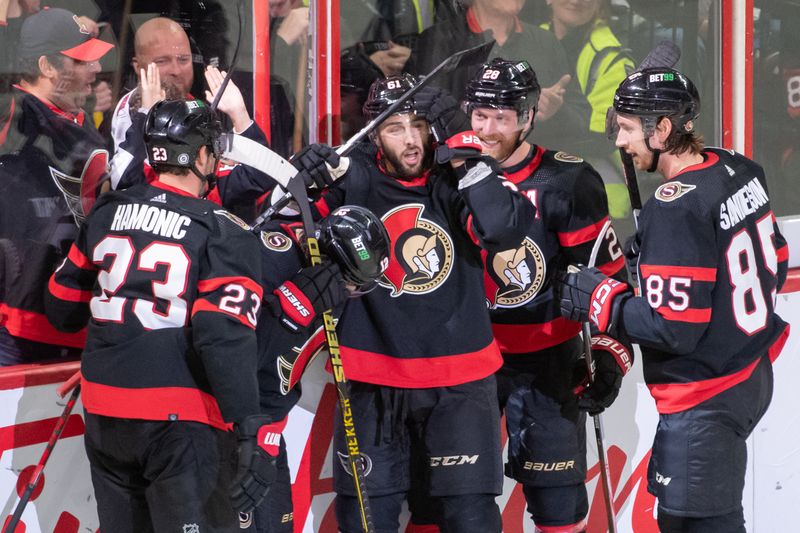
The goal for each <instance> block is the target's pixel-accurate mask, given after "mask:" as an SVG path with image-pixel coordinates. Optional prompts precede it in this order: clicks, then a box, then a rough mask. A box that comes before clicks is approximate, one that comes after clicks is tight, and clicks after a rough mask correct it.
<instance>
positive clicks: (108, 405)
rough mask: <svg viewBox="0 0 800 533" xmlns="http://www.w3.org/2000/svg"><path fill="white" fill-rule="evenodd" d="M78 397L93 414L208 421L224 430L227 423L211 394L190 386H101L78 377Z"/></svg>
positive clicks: (139, 418)
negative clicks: (79, 395) (79, 388)
mask: <svg viewBox="0 0 800 533" xmlns="http://www.w3.org/2000/svg"><path fill="white" fill-rule="evenodd" d="M81 400H82V401H83V406H84V407H85V408H86V410H87V411H89V412H90V413H92V414H96V415H102V416H111V417H114V418H134V419H137V420H163V421H169V420H176V418H175V417H176V416H177V420H181V421H184V422H186V421H192V422H200V423H203V424H208V425H209V426H212V427H215V428H217V429H221V430H223V431H227V430H229V429H230V428H231V424H226V423H225V421H224V420H223V419H222V413H221V412H220V410H219V405H217V400H216V399H215V398H214V397H213V396H212V395H210V394H208V393H205V392H203V391H201V390H198V389H192V388H189V387H151V388H141V389H133V388H131V389H128V388H122V387H114V386H111V385H102V384H100V383H94V382H92V381H88V380H87V379H86V378H84V377H82V378H81Z"/></svg>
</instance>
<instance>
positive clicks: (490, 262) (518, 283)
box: [484, 237, 547, 309]
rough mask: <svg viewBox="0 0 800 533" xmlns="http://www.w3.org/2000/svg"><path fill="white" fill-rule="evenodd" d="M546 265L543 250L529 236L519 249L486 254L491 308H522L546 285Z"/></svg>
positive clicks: (488, 293) (487, 290)
mask: <svg viewBox="0 0 800 533" xmlns="http://www.w3.org/2000/svg"><path fill="white" fill-rule="evenodd" d="M546 274H547V267H546V263H545V260H544V254H542V250H541V249H540V248H539V247H538V246H537V245H536V243H535V242H533V240H532V239H530V238H528V237H526V238H525V240H524V241H522V246H520V247H519V248H511V249H510V250H504V251H502V252H498V253H496V254H491V253H490V254H488V255H487V256H486V279H485V280H484V281H485V287H486V297H487V300H488V304H489V307H490V308H491V309H495V308H497V307H519V306H521V305H524V304H525V303H526V302H528V301H530V300H532V299H533V298H534V297H535V296H536V295H537V294H539V291H540V290H541V289H542V285H544V280H545V278H546Z"/></svg>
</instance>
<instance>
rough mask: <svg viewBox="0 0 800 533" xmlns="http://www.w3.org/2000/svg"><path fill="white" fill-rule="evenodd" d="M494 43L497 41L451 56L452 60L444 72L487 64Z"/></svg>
mask: <svg viewBox="0 0 800 533" xmlns="http://www.w3.org/2000/svg"><path fill="white" fill-rule="evenodd" d="M494 43H495V41H494V39H492V40H491V41H488V42H485V43H483V44H479V45H478V46H473V47H472V48H467V49H466V50H461V51H460V52H456V53H455V54H453V55H452V56H450V59H449V60H448V61H447V63H445V65H444V68H443V69H442V70H443V71H444V72H452V71H454V70H455V69H457V68H459V67H465V66H470V65H481V64H483V63H486V60H487V59H489V53H490V52H491V51H492V47H494Z"/></svg>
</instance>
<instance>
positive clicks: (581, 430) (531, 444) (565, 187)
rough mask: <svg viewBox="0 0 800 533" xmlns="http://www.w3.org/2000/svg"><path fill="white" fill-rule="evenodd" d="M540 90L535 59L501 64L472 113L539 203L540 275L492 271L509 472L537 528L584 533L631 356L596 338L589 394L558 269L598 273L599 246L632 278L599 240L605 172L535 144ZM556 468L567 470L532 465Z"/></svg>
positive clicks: (605, 263)
mask: <svg viewBox="0 0 800 533" xmlns="http://www.w3.org/2000/svg"><path fill="white" fill-rule="evenodd" d="M539 92H540V87H539V84H538V82H537V79H536V74H535V72H534V71H533V69H532V68H531V67H530V65H529V64H528V63H527V61H508V60H505V59H501V58H497V59H494V60H492V61H491V62H489V63H487V64H485V65H484V66H483V67H482V68H481V69H480V70H479V72H478V73H477V74H476V75H475V77H474V78H472V80H470V82H469V83H468V84H467V88H466V97H465V102H464V104H465V109H466V110H467V113H468V114H469V117H470V119H471V123H472V128H473V129H474V130H475V133H476V134H477V135H478V137H479V138H480V140H481V143H482V144H483V147H484V153H486V154H489V155H491V156H492V157H494V158H495V159H496V160H497V161H499V162H500V166H501V167H502V170H503V174H504V175H505V178H506V179H507V180H509V181H510V182H512V183H514V184H515V185H516V186H517V187H518V188H519V190H520V191H522V192H523V194H525V196H527V197H528V198H529V199H530V200H531V202H533V203H534V204H535V205H536V220H535V221H534V224H533V225H532V226H531V228H530V230H529V233H528V235H527V237H526V238H525V240H524V241H523V242H522V244H521V245H520V243H516V244H515V245H514V246H515V248H516V250H517V252H519V255H520V256H523V254H524V259H523V260H522V261H524V262H521V263H520V264H527V266H528V269H529V270H530V271H531V272H532V275H531V276H529V277H528V279H527V281H528V283H526V284H525V285H524V286H522V287H520V286H519V285H512V284H508V283H506V282H505V280H504V279H503V277H504V276H503V275H502V274H503V272H502V270H500V268H503V267H504V265H505V264H506V263H505V262H501V263H500V264H499V265H498V262H497V261H496V257H495V258H493V257H492V254H489V255H487V256H486V262H485V265H486V280H487V283H486V292H487V295H486V296H487V301H488V302H489V305H490V309H491V311H490V313H491V317H492V330H493V331H494V335H495V339H497V343H498V345H499V346H500V351H501V352H502V354H503V367H502V368H501V369H500V371H499V372H498V374H497V388H498V393H499V400H500V406H501V408H504V409H505V412H506V424H507V428H508V435H509V462H508V464H507V465H506V475H508V476H509V477H512V478H513V479H515V480H517V481H518V482H519V483H521V484H522V489H523V493H524V494H525V499H526V501H527V504H528V511H529V512H530V513H531V515H532V518H533V521H534V523H535V525H536V527H537V528H538V529H537V531H540V530H541V531H548V532H554V533H574V532H578V531H583V530H585V528H586V521H585V517H586V513H587V512H588V500H587V494H586V487H585V485H584V480H585V478H586V414H585V412H586V411H588V412H589V413H590V414H597V413H599V412H601V411H603V410H604V409H605V408H606V407H608V406H610V405H611V403H612V402H613V401H614V399H615V398H616V396H617V393H618V391H619V387H620V385H621V383H622V377H623V376H624V375H625V373H626V372H627V371H628V370H629V369H630V365H631V363H632V359H631V355H630V354H631V352H630V349H629V348H626V347H625V346H623V345H622V344H621V343H619V342H616V341H612V339H610V338H608V337H602V336H600V337H594V338H593V339H592V344H593V346H594V349H593V350H592V357H593V359H594V362H595V364H596V372H595V376H594V383H593V384H592V385H591V386H588V388H587V387H585V386H584V385H585V383H584V379H585V378H586V377H587V375H586V374H587V372H586V363H585V359H583V344H582V342H581V337H580V335H579V333H580V331H581V324H580V323H579V322H576V321H573V320H565V319H563V318H562V317H561V313H560V312H559V307H558V301H557V300H556V298H555V297H554V295H553V285H552V283H551V279H552V274H553V272H554V271H555V270H557V269H558V268H559V265H562V264H566V263H583V264H588V263H589V261H590V255H591V253H592V249H593V247H594V245H595V242H596V241H597V240H598V238H599V239H602V241H601V244H600V247H599V252H598V253H597V258H596V263H595V264H596V265H597V266H598V267H599V269H600V270H601V271H602V272H604V273H605V274H607V275H609V276H613V277H615V278H617V279H619V280H622V281H624V280H625V278H626V272H625V268H624V266H625V261H624V258H623V256H622V251H621V249H620V247H619V244H618V243H617V237H616V235H615V233H614V229H613V228H612V227H611V226H608V229H607V230H606V232H605V233H604V234H602V235H601V232H602V231H603V229H605V227H606V226H605V225H606V223H607V222H608V220H609V217H608V203H607V201H606V194H605V190H604V188H603V181H602V179H601V178H600V176H599V174H598V173H597V172H595V170H594V169H593V168H592V167H591V166H590V165H589V164H588V163H586V162H584V161H583V160H582V159H581V158H579V157H576V156H574V155H571V154H568V153H566V152H559V151H554V150H546V149H544V148H542V147H541V146H538V145H534V144H531V143H530V142H528V141H527V140H525V139H526V138H528V136H529V134H530V133H531V130H532V129H533V121H532V118H533V116H534V114H535V113H536V107H537V103H538V99H539ZM513 251H514V250H510V251H509V252H513ZM507 253H508V252H507ZM607 341H612V342H610V343H609V342H607ZM587 383H588V382H587ZM576 386H577V387H578V389H576ZM576 392H577V393H576ZM558 462H564V464H566V465H568V466H567V467H566V468H563V469H552V468H538V469H537V468H535V467H533V465H537V464H538V465H549V464H555V463H558Z"/></svg>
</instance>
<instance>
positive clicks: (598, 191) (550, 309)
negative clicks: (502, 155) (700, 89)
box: [483, 146, 626, 355]
mask: <svg viewBox="0 0 800 533" xmlns="http://www.w3.org/2000/svg"><path fill="white" fill-rule="evenodd" d="M504 170H505V172H504V173H505V176H506V179H507V180H508V181H510V182H512V183H514V184H515V185H516V186H517V187H518V188H519V190H520V191H521V192H522V193H523V194H524V195H525V196H527V197H528V199H529V200H530V201H531V202H532V203H533V204H534V205H535V206H536V218H535V221H534V223H533V224H532V225H531V227H530V230H529V232H528V235H527V236H526V237H525V239H524V240H523V241H522V243H521V244H518V245H517V246H516V247H514V248H509V249H507V250H502V251H500V252H490V251H486V250H484V251H483V259H484V265H485V270H486V274H485V279H484V285H485V287H486V299H487V303H488V305H489V308H490V309H491V317H492V330H493V331H494V336H495V339H497V344H498V345H499V346H500V350H501V351H502V352H503V354H506V355H507V354H523V353H531V352H537V351H539V350H543V349H545V348H550V347H552V346H556V345H558V344H561V343H563V342H565V341H567V340H569V339H571V338H572V337H575V336H576V335H578V333H579V332H580V330H581V324H580V322H573V321H570V320H567V319H565V318H563V317H562V316H561V312H560V309H559V304H558V300H557V299H556V298H555V297H554V295H553V285H552V283H551V279H552V276H553V274H554V272H555V271H556V270H557V269H558V268H564V267H565V266H566V265H568V264H578V263H581V264H584V265H586V264H588V263H589V258H590V255H591V253H592V249H593V247H594V245H595V242H596V240H597V238H598V236H599V235H600V234H601V231H602V230H603V229H604V228H606V231H605V233H604V236H603V239H602V243H601V244H600V245H599V248H598V253H597V257H596V260H595V266H597V267H598V268H599V269H600V270H601V271H602V272H603V273H605V274H606V275H608V276H613V277H616V278H618V279H620V280H624V279H625V276H626V273H625V259H624V257H623V255H622V250H621V248H620V245H619V243H618V242H617V236H616V234H615V233H614V229H613V227H612V226H611V225H610V224H608V225H607V223H608V222H609V217H608V201H607V200H606V193H605V189H604V187H603V181H602V178H600V176H599V174H597V172H595V170H594V169H593V168H592V167H591V166H590V165H589V164H588V163H585V162H584V161H583V159H581V158H579V157H576V156H574V155H570V154H568V153H566V152H554V151H552V150H545V149H544V148H542V147H540V146H533V147H531V150H530V153H529V154H528V155H527V157H525V159H524V160H523V161H521V162H520V163H519V164H517V165H514V166H513V167H510V168H507V169H504Z"/></svg>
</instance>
